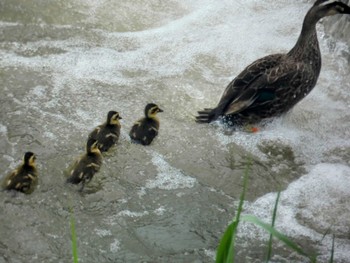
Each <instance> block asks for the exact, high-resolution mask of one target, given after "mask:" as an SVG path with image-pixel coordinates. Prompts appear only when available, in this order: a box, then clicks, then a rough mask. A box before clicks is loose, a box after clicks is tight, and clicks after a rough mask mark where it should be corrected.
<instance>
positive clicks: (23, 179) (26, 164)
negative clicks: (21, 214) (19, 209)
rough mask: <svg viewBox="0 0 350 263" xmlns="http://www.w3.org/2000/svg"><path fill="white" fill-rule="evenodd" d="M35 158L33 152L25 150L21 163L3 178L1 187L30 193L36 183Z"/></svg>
mask: <svg viewBox="0 0 350 263" xmlns="http://www.w3.org/2000/svg"><path fill="white" fill-rule="evenodd" d="M35 159H36V156H35V154H34V153H32V152H26V153H25V154H24V157H23V163H22V164H21V165H19V166H18V167H17V168H16V169H15V170H13V171H12V172H11V173H10V174H9V175H8V176H7V177H6V178H5V181H4V183H3V188H4V189H5V190H16V191H20V192H22V193H25V194H30V193H32V192H33V191H34V189H35V187H36V185H37V183H38V171H37V169H36V164H35Z"/></svg>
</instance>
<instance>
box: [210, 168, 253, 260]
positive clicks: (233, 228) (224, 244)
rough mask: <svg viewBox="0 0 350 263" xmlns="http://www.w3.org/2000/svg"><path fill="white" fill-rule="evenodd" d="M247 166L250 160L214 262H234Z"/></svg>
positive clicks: (246, 178) (247, 171) (245, 188)
mask: <svg viewBox="0 0 350 263" xmlns="http://www.w3.org/2000/svg"><path fill="white" fill-rule="evenodd" d="M249 168H250V161H249V162H248V164H247V166H246V169H245V171H244V178H243V191H242V193H241V196H240V199H239V205H238V208H237V213H236V216H235V218H234V220H233V222H232V223H231V224H230V225H229V226H228V227H227V228H226V231H225V233H224V235H223V236H222V238H221V240H220V243H219V246H218V249H217V252H216V263H233V262H234V255H235V251H234V248H235V244H234V243H235V238H236V233H237V228H238V223H239V221H240V217H241V213H242V210H243V204H244V198H245V194H246V191H247V186H248V174H249Z"/></svg>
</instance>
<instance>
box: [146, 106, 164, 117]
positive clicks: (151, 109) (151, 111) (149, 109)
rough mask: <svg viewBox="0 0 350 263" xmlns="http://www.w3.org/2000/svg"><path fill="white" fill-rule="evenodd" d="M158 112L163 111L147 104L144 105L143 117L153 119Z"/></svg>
mask: <svg viewBox="0 0 350 263" xmlns="http://www.w3.org/2000/svg"><path fill="white" fill-rule="evenodd" d="M158 112H163V110H162V109H161V108H159V107H158V105H156V104H154V103H149V104H147V105H146V108H145V115H146V117H147V118H154V117H155V116H156V115H157V113H158Z"/></svg>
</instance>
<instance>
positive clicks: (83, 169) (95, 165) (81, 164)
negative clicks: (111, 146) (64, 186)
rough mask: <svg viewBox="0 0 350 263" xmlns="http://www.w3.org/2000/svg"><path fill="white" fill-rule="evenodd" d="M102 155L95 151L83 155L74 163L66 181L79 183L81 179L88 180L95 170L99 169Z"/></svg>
mask: <svg viewBox="0 0 350 263" xmlns="http://www.w3.org/2000/svg"><path fill="white" fill-rule="evenodd" d="M101 164H102V157H101V155H100V154H97V153H90V154H85V155H83V156H82V157H81V158H80V159H79V160H78V161H77V162H76V163H75V165H74V167H73V169H72V171H71V173H70V176H69V177H68V178H67V183H72V184H79V183H80V182H81V181H83V180H85V181H90V180H91V178H92V177H93V176H94V174H95V173H96V172H98V171H99V170H100V167H101Z"/></svg>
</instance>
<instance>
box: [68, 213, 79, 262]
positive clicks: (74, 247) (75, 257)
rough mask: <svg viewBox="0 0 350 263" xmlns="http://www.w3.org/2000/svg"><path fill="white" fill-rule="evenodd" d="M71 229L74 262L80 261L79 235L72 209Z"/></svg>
mask: <svg viewBox="0 0 350 263" xmlns="http://www.w3.org/2000/svg"><path fill="white" fill-rule="evenodd" d="M70 230H71V235H72V252H73V262H74V263H78V247H77V237H76V234H75V220H74V216H73V212H72V210H71V211H70Z"/></svg>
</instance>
